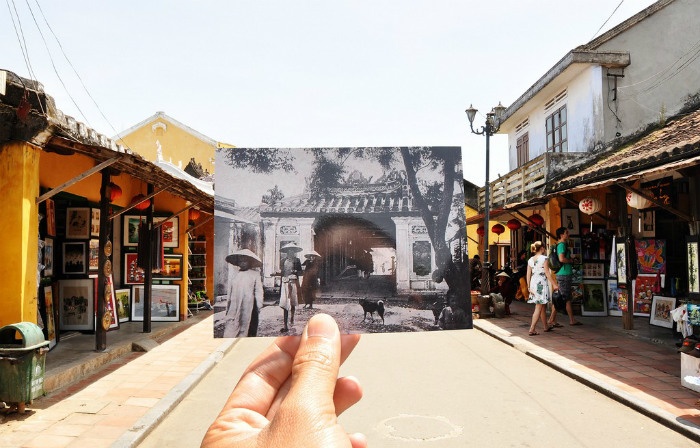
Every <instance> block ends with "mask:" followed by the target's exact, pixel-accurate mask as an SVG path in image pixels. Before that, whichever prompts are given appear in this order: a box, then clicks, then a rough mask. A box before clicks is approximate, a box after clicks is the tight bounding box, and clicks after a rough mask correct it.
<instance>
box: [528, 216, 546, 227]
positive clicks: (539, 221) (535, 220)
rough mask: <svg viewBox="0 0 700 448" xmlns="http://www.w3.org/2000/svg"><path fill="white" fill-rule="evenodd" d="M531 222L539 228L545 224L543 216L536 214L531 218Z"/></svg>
mask: <svg viewBox="0 0 700 448" xmlns="http://www.w3.org/2000/svg"><path fill="white" fill-rule="evenodd" d="M530 222H531V223H533V224H534V225H536V226H537V227H539V226H541V225H542V224H544V218H543V217H542V216H541V215H538V214H537V213H535V214H534V215H532V216H530Z"/></svg>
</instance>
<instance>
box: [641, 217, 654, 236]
mask: <svg viewBox="0 0 700 448" xmlns="http://www.w3.org/2000/svg"><path fill="white" fill-rule="evenodd" d="M639 214H640V217H639V218H640V219H641V232H640V233H641V235H642V236H643V237H644V238H654V237H655V236H656V212H655V211H654V210H646V211H643V212H642V211H640V212H639Z"/></svg>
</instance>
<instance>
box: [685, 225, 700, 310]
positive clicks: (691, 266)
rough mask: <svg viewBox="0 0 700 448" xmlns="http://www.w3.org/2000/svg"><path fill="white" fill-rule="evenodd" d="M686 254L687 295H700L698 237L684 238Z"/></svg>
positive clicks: (694, 296)
mask: <svg viewBox="0 0 700 448" xmlns="http://www.w3.org/2000/svg"><path fill="white" fill-rule="evenodd" d="M686 255H687V257H688V263H687V266H688V296H690V297H691V298H698V297H700V267H699V265H698V262H699V261H700V260H698V237H697V236H690V237H687V238H686Z"/></svg>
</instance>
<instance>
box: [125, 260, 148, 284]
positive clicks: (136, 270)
mask: <svg viewBox="0 0 700 448" xmlns="http://www.w3.org/2000/svg"><path fill="white" fill-rule="evenodd" d="M138 258H139V256H138V254H137V253H136V252H126V253H124V272H123V274H122V275H123V276H124V278H123V281H122V283H124V284H125V285H136V284H139V283H143V280H144V272H143V269H141V268H140V267H139V266H138Z"/></svg>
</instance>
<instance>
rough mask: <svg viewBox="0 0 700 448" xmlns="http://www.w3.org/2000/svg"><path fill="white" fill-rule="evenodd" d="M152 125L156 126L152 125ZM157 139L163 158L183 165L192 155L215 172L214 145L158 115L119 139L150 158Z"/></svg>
mask: <svg viewBox="0 0 700 448" xmlns="http://www.w3.org/2000/svg"><path fill="white" fill-rule="evenodd" d="M154 125H155V126H154ZM156 142H160V146H161V148H162V153H163V160H165V161H167V162H172V163H174V164H175V165H178V163H179V162H182V168H183V169H184V168H185V167H186V166H187V164H188V163H189V161H190V159H191V158H192V157H194V159H195V161H196V162H197V163H200V164H201V165H202V168H204V169H205V170H207V171H209V172H210V173H213V172H214V162H213V161H214V149H215V146H214V145H212V144H210V143H208V142H205V141H203V140H201V139H200V138H199V137H197V136H195V135H193V134H191V133H189V132H187V131H186V130H184V129H182V128H180V127H179V126H176V125H175V124H173V123H171V122H170V121H169V120H167V119H165V118H163V117H157V118H155V119H154V120H151V121H149V122H147V123H146V124H144V125H143V126H141V127H140V128H138V129H136V130H134V131H132V132H130V133H129V134H128V135H125V136H122V138H121V140H120V143H122V144H124V145H126V146H127V147H129V148H130V149H131V150H132V151H134V152H136V153H138V154H140V155H141V156H142V157H143V158H145V159H146V160H149V161H151V162H153V161H155V160H156V159H157V148H158V146H157V143H156Z"/></svg>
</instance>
